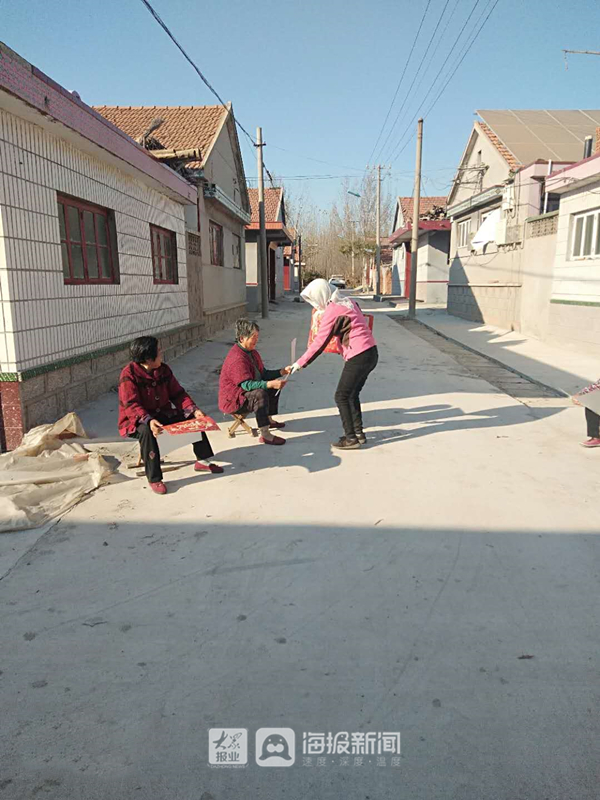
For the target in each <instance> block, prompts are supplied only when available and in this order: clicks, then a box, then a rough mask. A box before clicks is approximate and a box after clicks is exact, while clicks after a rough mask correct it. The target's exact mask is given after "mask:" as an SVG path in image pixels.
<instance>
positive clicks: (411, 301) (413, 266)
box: [408, 119, 423, 319]
mask: <svg viewBox="0 0 600 800" xmlns="http://www.w3.org/2000/svg"><path fill="white" fill-rule="evenodd" d="M422 150H423V120H422V119H420V120H419V121H418V122H417V161H416V165H415V192H414V197H413V218H412V237H411V243H410V294H409V297H408V318H409V319H414V318H415V317H416V316H417V268H418V265H419V210H420V207H421V153H422Z"/></svg>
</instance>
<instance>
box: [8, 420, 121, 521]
mask: <svg viewBox="0 0 600 800" xmlns="http://www.w3.org/2000/svg"><path fill="white" fill-rule="evenodd" d="M85 436H86V433H85V431H84V429H83V426H82V425H81V422H80V420H79V418H78V417H77V416H76V415H75V414H73V413H72V412H71V413H69V414H67V415H66V416H64V417H63V418H62V419H60V420H58V422H55V423H53V424H52V425H40V426H39V427H37V428H33V430H31V431H29V433H27V434H26V435H25V436H24V437H23V441H22V443H21V444H20V446H19V447H17V448H16V449H15V450H13V451H12V452H10V453H5V454H3V455H0V533H6V532H8V531H18V530H27V529H28V528H38V527H40V526H42V525H44V524H45V523H46V522H48V521H49V520H51V519H52V518H54V517H57V516H60V515H61V514H64V513H65V511H68V509H69V508H71V507H72V506H74V505H75V504H76V503H78V502H79V501H80V500H81V498H82V497H83V496H84V495H86V494H88V493H89V492H92V491H93V490H94V489H96V488H98V486H100V484H101V483H103V482H105V481H106V480H107V479H108V476H109V475H110V468H109V466H108V464H107V462H106V461H105V459H104V458H102V456H101V455H100V454H98V453H87V452H86V451H85V449H84V448H83V447H82V445H81V444H79V443H77V442H74V441H69V439H73V438H74V437H85Z"/></svg>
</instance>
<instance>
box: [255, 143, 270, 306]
mask: <svg viewBox="0 0 600 800" xmlns="http://www.w3.org/2000/svg"><path fill="white" fill-rule="evenodd" d="M264 146H265V145H264V143H263V140H262V128H257V129H256V150H257V154H258V221H259V226H260V232H259V235H258V267H259V270H260V305H261V312H262V318H263V319H267V317H268V316H269V280H268V276H267V229H266V227H265V180H264V175H263V147H264Z"/></svg>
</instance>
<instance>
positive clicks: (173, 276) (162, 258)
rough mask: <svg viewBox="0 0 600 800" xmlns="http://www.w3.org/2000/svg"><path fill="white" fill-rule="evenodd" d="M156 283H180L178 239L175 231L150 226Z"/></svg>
mask: <svg viewBox="0 0 600 800" xmlns="http://www.w3.org/2000/svg"><path fill="white" fill-rule="evenodd" d="M150 240H151V242H152V270H153V273H154V283H178V275H177V237H176V235H175V233H174V232H173V231H168V230H166V228H159V227H158V226H157V225H150Z"/></svg>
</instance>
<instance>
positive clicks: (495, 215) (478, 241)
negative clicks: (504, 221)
mask: <svg viewBox="0 0 600 800" xmlns="http://www.w3.org/2000/svg"><path fill="white" fill-rule="evenodd" d="M501 218H502V211H501V210H500V209H499V208H497V209H495V210H494V211H492V212H491V213H490V214H488V216H487V217H486V218H485V219H484V221H483V222H482V223H481V225H480V226H479V230H478V231H477V233H476V234H475V236H474V237H473V239H472V240H471V245H472V247H473V249H474V250H477V252H482V251H483V249H484V248H485V246H486V244H489V243H490V242H495V241H496V226H497V224H498V223H499V222H500V219H501Z"/></svg>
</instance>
